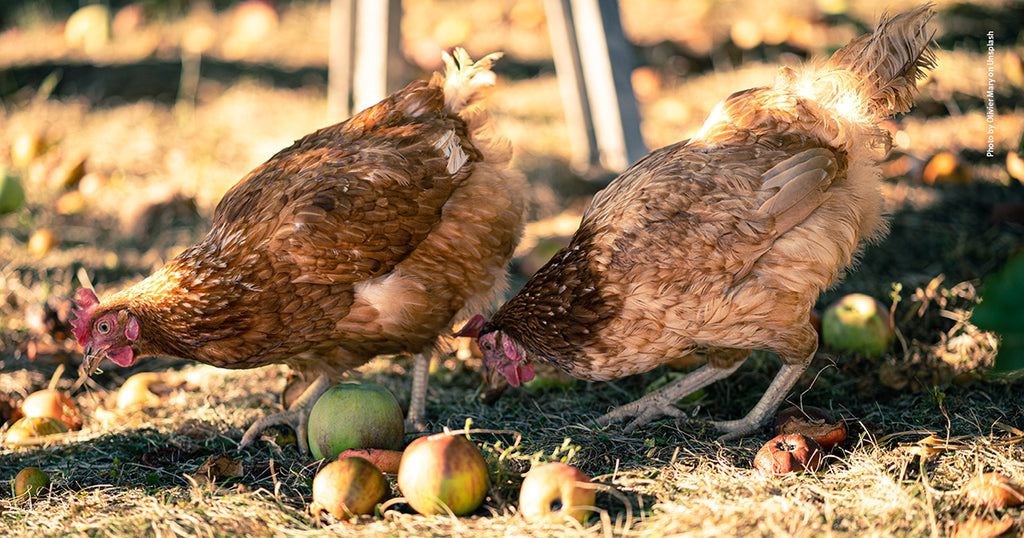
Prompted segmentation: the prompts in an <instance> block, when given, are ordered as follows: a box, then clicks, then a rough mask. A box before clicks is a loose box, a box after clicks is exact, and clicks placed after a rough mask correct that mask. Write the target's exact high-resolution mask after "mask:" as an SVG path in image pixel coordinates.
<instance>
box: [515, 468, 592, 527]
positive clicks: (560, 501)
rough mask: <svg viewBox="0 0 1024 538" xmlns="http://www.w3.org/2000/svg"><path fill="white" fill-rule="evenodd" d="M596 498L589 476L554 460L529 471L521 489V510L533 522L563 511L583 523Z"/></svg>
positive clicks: (528, 520) (527, 519)
mask: <svg viewBox="0 0 1024 538" xmlns="http://www.w3.org/2000/svg"><path fill="white" fill-rule="evenodd" d="M595 497H596V491H595V490H594V488H593V487H592V486H591V485H590V479H589V478H587V475H585V474H583V472H582V471H580V470H579V469H577V468H575V467H573V466H572V465H567V464H565V463H562V462H558V461H552V462H548V463H543V464H541V465H538V466H536V467H534V468H532V469H530V472H528V473H526V477H525V478H524V479H523V485H522V486H521V487H520V488H519V511H520V512H521V513H522V514H523V518H524V519H525V520H526V521H527V522H530V523H533V522H536V521H541V520H543V519H546V518H549V517H551V516H560V515H563V514H564V515H568V516H570V517H573V518H575V519H576V520H577V521H579V522H580V523H583V521H584V520H586V519H587V516H589V515H590V511H591V509H590V507H592V506H594V498H595Z"/></svg>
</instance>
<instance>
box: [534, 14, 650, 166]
mask: <svg viewBox="0 0 1024 538" xmlns="http://www.w3.org/2000/svg"><path fill="white" fill-rule="evenodd" d="M544 7H545V10H546V13H547V16H548V28H549V29H550V33H551V45H552V49H553V50H554V57H555V68H556V70H557V71H558V80H559V87H560V88H561V93H562V101H563V103H564V107H565V111H566V122H567V123H568V124H569V139H570V143H571V145H572V149H573V164H574V167H576V168H584V169H589V168H592V167H595V166H601V167H603V168H605V169H607V170H610V171H613V172H621V171H622V170H624V169H625V168H626V167H627V166H629V165H630V164H632V163H633V162H635V161H636V160H637V159H639V158H640V157H642V156H644V155H645V154H646V153H647V147H646V146H645V145H644V143H643V137H642V136H641V134H640V113H639V111H638V110H637V105H636V98H635V97H634V95H633V85H632V83H631V82H630V78H629V77H630V74H631V72H632V67H633V61H632V52H631V50H630V45H629V42H628V41H627V40H626V37H625V34H624V33H623V31H622V23H621V22H620V19H619V10H618V9H619V8H618V4H617V2H615V0H545V2H544Z"/></svg>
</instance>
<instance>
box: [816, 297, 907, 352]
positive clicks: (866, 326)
mask: <svg viewBox="0 0 1024 538" xmlns="http://www.w3.org/2000/svg"><path fill="white" fill-rule="evenodd" d="M821 328H822V335H821V336H822V340H823V341H824V342H825V345H827V346H829V347H830V348H832V349H834V350H836V351H847V352H852V353H860V354H862V355H866V356H868V357H878V356H880V355H881V354H882V353H885V350H886V349H888V348H889V344H890V343H891V342H892V339H893V336H894V332H893V327H892V324H891V323H890V322H889V312H888V311H887V310H886V309H885V307H884V306H883V305H882V304H881V303H880V302H878V301H877V300H875V299H874V298H872V297H869V296H867V295H864V294H862V293H851V294H849V295H846V296H843V297H842V298H840V299H839V300H838V301H836V302H834V303H832V304H831V305H829V307H828V308H827V309H826V310H825V314H824V315H823V316H822V319H821Z"/></svg>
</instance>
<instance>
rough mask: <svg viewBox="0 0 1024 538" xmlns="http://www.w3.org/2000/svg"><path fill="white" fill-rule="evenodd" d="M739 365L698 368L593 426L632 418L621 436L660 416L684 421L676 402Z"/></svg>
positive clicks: (728, 374)
mask: <svg viewBox="0 0 1024 538" xmlns="http://www.w3.org/2000/svg"><path fill="white" fill-rule="evenodd" d="M741 364H743V361H737V362H736V363H735V364H732V365H730V366H729V367H728V368H717V367H714V366H711V365H710V364H707V365H704V366H701V367H700V368H698V369H697V370H694V371H693V372H690V373H689V374H688V375H687V376H686V377H684V378H682V379H680V380H678V381H676V382H674V383H672V384H670V385H667V386H665V387H662V388H660V389H658V390H656V391H654V392H652V393H650V394H648V395H647V396H644V397H643V398H640V399H639V400H636V401H635V402H631V403H628V404H626V405H623V406H621V407H618V408H616V409H614V410H612V411H610V412H608V413H607V414H605V415H603V416H601V417H600V418H598V419H597V423H598V424H599V425H601V426H607V425H609V424H611V423H613V422H622V421H624V420H626V419H627V418H629V417H633V420H632V421H630V423H629V424H627V425H626V427H625V428H623V431H624V432H626V433H629V432H632V431H634V430H636V429H637V428H639V427H640V426H643V425H644V424H647V423H648V422H650V421H652V420H654V419H656V418H660V417H663V416H670V417H675V418H682V417H685V416H686V414H685V413H683V412H682V411H680V410H679V409H678V408H677V407H676V406H675V403H676V402H678V401H679V400H682V399H683V398H685V397H686V396H688V395H690V394H693V393H694V392H696V391H698V390H700V389H702V388H704V387H706V386H708V385H710V384H712V383H714V382H715V381H718V380H719V379H725V378H726V377H729V376H730V375H732V373H733V372H735V371H736V370H737V369H738V368H739V367H740V365H741Z"/></svg>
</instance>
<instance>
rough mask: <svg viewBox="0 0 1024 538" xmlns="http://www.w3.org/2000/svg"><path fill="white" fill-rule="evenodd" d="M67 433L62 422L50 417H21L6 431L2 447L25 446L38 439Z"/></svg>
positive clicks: (66, 428)
mask: <svg viewBox="0 0 1024 538" xmlns="http://www.w3.org/2000/svg"><path fill="white" fill-rule="evenodd" d="M67 431H68V427H67V426H65V425H64V423H63V422H61V421H59V420H57V419H55V418H52V417H23V418H19V419H18V420H17V421H16V422H15V423H14V424H11V427H10V428H9V429H8V430H7V434H6V435H5V436H4V446H9V447H14V446H20V445H27V444H29V443H31V442H33V440H35V439H38V438H40V437H46V436H47V435H54V434H57V433H66V432H67Z"/></svg>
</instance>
